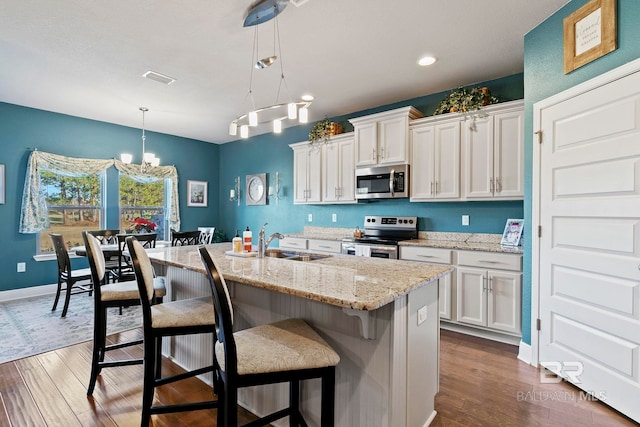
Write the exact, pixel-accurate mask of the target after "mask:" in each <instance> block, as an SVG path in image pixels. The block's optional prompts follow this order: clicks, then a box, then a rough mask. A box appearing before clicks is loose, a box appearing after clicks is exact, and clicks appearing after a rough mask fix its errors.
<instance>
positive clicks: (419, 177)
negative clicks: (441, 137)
mask: <svg viewBox="0 0 640 427" xmlns="http://www.w3.org/2000/svg"><path fill="white" fill-rule="evenodd" d="M434 141H435V128H434V127H433V126H423V127H416V128H413V129H411V169H410V173H411V199H412V200H413V199H416V200H417V199H431V198H433V190H434V185H433V184H434V183H433V173H434V171H433V166H434V162H433V152H434V148H433V147H434Z"/></svg>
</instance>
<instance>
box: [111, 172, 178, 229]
mask: <svg viewBox="0 0 640 427" xmlns="http://www.w3.org/2000/svg"><path fill="white" fill-rule="evenodd" d="M165 194H166V190H165V180H161V181H156V182H152V183H149V184H145V183H141V182H136V181H134V180H133V179H131V178H130V177H128V176H125V175H121V176H120V229H121V230H123V231H127V230H128V229H129V227H131V223H132V221H133V220H134V219H136V218H138V217H140V218H144V219H147V220H149V221H151V222H153V223H155V224H156V229H155V232H156V233H158V237H159V238H161V239H164V238H165V218H166V214H165V212H166V209H167V207H166V198H165Z"/></svg>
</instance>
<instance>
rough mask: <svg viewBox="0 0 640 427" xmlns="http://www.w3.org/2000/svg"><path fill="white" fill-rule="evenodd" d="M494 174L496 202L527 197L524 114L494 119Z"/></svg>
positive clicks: (513, 113)
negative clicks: (525, 194)
mask: <svg viewBox="0 0 640 427" xmlns="http://www.w3.org/2000/svg"><path fill="white" fill-rule="evenodd" d="M494 126H495V130H494V145H493V147H494V148H493V151H494V155H493V158H494V160H493V163H494V165H493V170H494V176H495V192H494V195H495V197H496V198H509V199H514V198H516V199H519V198H523V197H524V128H523V126H524V112H523V111H522V110H519V111H513V112H510V113H503V114H496V115H495V117H494Z"/></svg>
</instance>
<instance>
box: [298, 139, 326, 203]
mask: <svg viewBox="0 0 640 427" xmlns="http://www.w3.org/2000/svg"><path fill="white" fill-rule="evenodd" d="M320 160H321V155H320V150H311V149H309V148H308V147H299V148H295V149H294V150H293V193H294V198H293V203H296V204H300V203H311V202H319V201H320V196H321V195H320V187H321V182H320V178H321V163H320Z"/></svg>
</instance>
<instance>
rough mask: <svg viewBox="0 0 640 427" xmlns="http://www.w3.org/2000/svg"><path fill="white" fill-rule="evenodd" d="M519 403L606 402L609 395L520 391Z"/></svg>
mask: <svg viewBox="0 0 640 427" xmlns="http://www.w3.org/2000/svg"><path fill="white" fill-rule="evenodd" d="M516 399H517V400H518V402H525V401H526V402H547V401H556V402H577V401H579V400H589V401H596V400H601V401H603V402H604V401H606V400H607V393H606V392H604V391H601V392H595V391H593V390H591V391H582V390H581V391H531V390H530V391H518V392H516Z"/></svg>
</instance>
